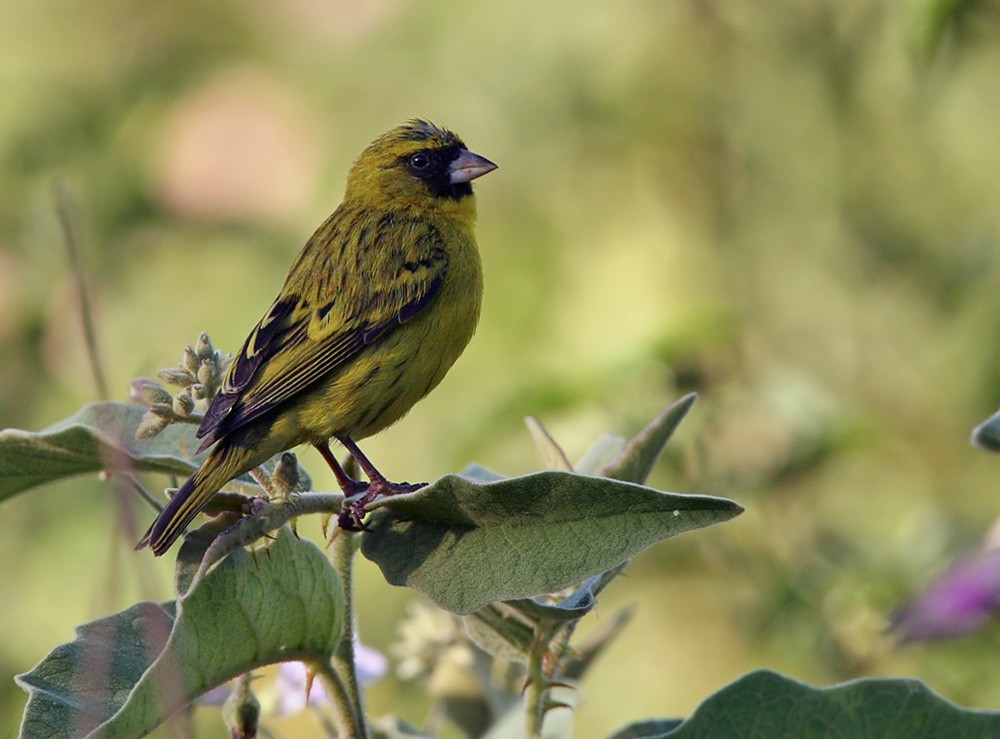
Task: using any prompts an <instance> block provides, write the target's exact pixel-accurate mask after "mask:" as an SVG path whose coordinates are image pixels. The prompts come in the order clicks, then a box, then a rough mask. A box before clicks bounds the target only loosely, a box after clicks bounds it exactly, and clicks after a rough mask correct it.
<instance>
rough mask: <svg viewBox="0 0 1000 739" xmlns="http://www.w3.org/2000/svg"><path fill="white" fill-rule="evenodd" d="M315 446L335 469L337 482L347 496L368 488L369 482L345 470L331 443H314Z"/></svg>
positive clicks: (334, 474)
mask: <svg viewBox="0 0 1000 739" xmlns="http://www.w3.org/2000/svg"><path fill="white" fill-rule="evenodd" d="M313 446H314V447H316V451H317V452H319V453H320V456H322V457H323V459H325V460H326V463H327V464H328V465H330V469H331V470H333V476H334V477H336V478H337V484H338V485H339V486H340V489H341V490H343V491H344V495H345V496H346V497H348V498H350V497H351V496H354V495H357V494H358V493H363V492H365V491H366V490H367V489H368V485H367V483H363V482H361V481H360V480H355V479H354V478H353V477H351V476H350V475H348V474H347V472H345V471H344V468H343V467H342V466H341V464H340V462H338V461H337V458H336V457H335V456H334V455H333V452H332V451H331V450H330V445H329V444H313Z"/></svg>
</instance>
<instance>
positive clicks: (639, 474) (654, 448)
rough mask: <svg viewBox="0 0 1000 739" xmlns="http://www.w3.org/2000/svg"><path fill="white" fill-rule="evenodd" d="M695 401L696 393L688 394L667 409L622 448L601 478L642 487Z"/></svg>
mask: <svg viewBox="0 0 1000 739" xmlns="http://www.w3.org/2000/svg"><path fill="white" fill-rule="evenodd" d="M697 399H698V394H697V393H688V394H687V395H685V396H684V397H683V398H681V399H680V400H678V401H677V402H676V403H673V404H672V405H670V406H668V407H667V409H666V410H664V411H663V413H661V414H660V415H659V416H657V418H656V419H654V420H653V422H652V423H651V424H649V425H648V426H647V427H646V428H644V429H643V430H642V431H640V432H639V433H638V434H636V436H635V437H634V438H633V439H632V440H631V441H629V443H628V444H626V445H625V448H624V449H623V450H622V453H621V455H619V457H618V459H616V460H615V461H614V462H613V463H611V464H610V465H608V466H607V467H605V468H604V470H602V471H601V474H602V475H604V476H605V477H613V478H615V479H616V480H627V481H628V482H637V483H644V482H646V480H647V479H648V478H649V473H650V472H652V471H653V466H654V465H655V464H656V460H658V459H659V458H660V454H662V453H663V449H664V447H666V445H667V442H668V441H670V437H671V436H673V435H674V431H676V430H677V427H678V426H679V425H680V423H681V421H683V420H684V417H685V416H686V415H687V414H688V411H690V410H691V406H693V405H694V402H695V401H696V400H697Z"/></svg>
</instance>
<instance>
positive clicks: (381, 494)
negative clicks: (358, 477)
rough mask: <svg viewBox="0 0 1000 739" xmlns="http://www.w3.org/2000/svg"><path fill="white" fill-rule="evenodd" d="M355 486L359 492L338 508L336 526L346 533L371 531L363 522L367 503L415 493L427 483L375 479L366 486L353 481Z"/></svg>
mask: <svg viewBox="0 0 1000 739" xmlns="http://www.w3.org/2000/svg"><path fill="white" fill-rule="evenodd" d="M355 485H358V486H360V487H361V490H360V491H358V492H357V493H356V494H355V495H353V496H351V497H348V498H345V499H344V504H343V505H342V506H341V507H340V516H339V517H338V518H337V524H338V525H339V526H340V528H342V529H345V530H347V531H371V529H369V528H368V526H366V525H365V522H364V518H365V515H366V514H367V511H366V510H365V509H366V508H367V507H368V504H369V503H372V502H373V501H375V500H377V499H379V498H387V497H389V496H390V495H402V494H404V493H413V492H416V491H417V490H420V488H423V487H426V486H427V483H426V482H389V481H388V480H385V479H375V480H372V481H371V482H369V483H367V484H365V483H362V482H358V481H355Z"/></svg>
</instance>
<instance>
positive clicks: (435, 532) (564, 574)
mask: <svg viewBox="0 0 1000 739" xmlns="http://www.w3.org/2000/svg"><path fill="white" fill-rule="evenodd" d="M742 510H743V509H742V508H741V507H740V506H739V505H737V504H736V503H734V502H732V501H730V500H726V499H724V498H714V497H709V496H701V495H678V494H676V493H663V492H660V491H658V490H653V489H652V488H646V487H642V486H640V485H634V484H631V483H627V482H621V481H618V480H610V479H607V478H599V477H588V476H584V475H576V474H572V473H568V472H555V471H549V472H538V473H535V474H531V475H526V476H524V477H516V478H509V479H505V480H500V481H496V482H490V483H477V482H474V481H472V480H468V479H464V478H462V477H458V476H455V475H448V476H445V477H442V478H441V479H439V480H438V481H436V482H435V483H433V484H432V485H429V486H428V487H426V488H423V489H421V490H419V491H418V492H416V493H411V494H409V495H398V496H393V497H390V498H386V499H383V500H381V501H379V502H378V503H377V504H376V509H375V512H374V513H373V514H372V516H371V518H370V521H369V526H370V528H371V531H369V532H367V533H365V534H364V536H362V537H361V551H362V553H363V554H364V555H365V556H366V557H368V558H369V559H371V560H372V561H374V562H375V563H376V564H377V565H378V566H379V567H380V568H381V569H382V573H383V575H385V577H386V579H387V580H388V581H389V582H391V583H393V584H395V585H407V586H410V587H413V588H416V589H417V590H419V591H421V592H423V593H424V594H425V595H427V597H429V598H430V599H431V600H433V601H434V602H436V603H437V604H438V605H440V606H442V607H443V608H445V609H447V610H449V611H452V612H454V613H469V612H470V611H473V610H475V609H476V608H479V607H481V606H483V605H485V604H486V603H490V602H492V601H496V600H512V599H515V598H528V597H531V596H533V595H540V594H542V593H550V592H554V591H557V590H561V589H562V588H564V587H567V586H569V585H572V584H574V583H577V582H580V581H582V580H584V579H585V578H588V577H592V576H594V575H596V574H598V573H601V572H604V571H605V570H608V569H610V568H612V567H614V566H615V565H617V564H619V563H621V562H623V561H625V560H627V559H629V558H631V557H633V556H635V555H636V554H637V553H638V552H640V551H642V550H643V549H645V548H646V547H648V546H650V545H652V544H654V543H656V542H657V541H660V540H661V539H666V538H668V537H670V536H675V535H677V534H680V533H683V532H685V531H689V530H691V529H696V528H701V527H703V526H710V525H712V524H715V523H720V522H722V521H726V520H728V519H730V518H732V517H733V516H736V515H738V514H739V513H740V512H742Z"/></svg>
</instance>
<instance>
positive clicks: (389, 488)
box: [328, 436, 427, 531]
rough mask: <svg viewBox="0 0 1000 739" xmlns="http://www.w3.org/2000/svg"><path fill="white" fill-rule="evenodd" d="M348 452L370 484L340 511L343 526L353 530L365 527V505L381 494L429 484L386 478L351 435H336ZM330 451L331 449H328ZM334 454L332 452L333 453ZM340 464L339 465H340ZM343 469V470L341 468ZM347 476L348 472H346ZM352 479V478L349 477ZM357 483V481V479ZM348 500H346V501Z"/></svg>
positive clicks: (409, 490) (405, 491) (410, 491)
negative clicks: (362, 521) (394, 480)
mask: <svg viewBox="0 0 1000 739" xmlns="http://www.w3.org/2000/svg"><path fill="white" fill-rule="evenodd" d="M335 438H336V439H337V441H339V442H340V443H341V444H342V445H343V446H344V448H345V449H346V450H347V451H348V453H349V454H350V455H351V456H352V457H354V459H355V461H356V462H357V463H358V466H359V467H360V468H361V470H362V471H363V472H364V473H365V475H367V476H368V485H367V486H366V487H365V489H364V495H362V496H361V497H360V498H358V499H357V500H353V501H351V503H350V505H349V507H348V508H347V509H342V510H341V512H340V526H341V527H342V528H350V529H351V530H353V531H357V530H358V528H361V529H364V528H365V527H364V524H362V523H361V519H362V518H364V515H365V506H367V505H368V504H369V503H371V502H372V501H373V500H375V499H376V498H377V497H379V496H380V495H398V494H400V493H412V492H414V491H415V490H419V489H420V488H422V487H424V486H425V485H427V483H426V482H419V483H409V482H389V481H388V480H386V479H385V475H383V474H382V473H381V472H379V471H378V470H377V469H375V465H373V464H372V463H371V461H370V460H369V459H368V457H366V456H365V455H364V452H362V451H361V450H360V449H359V448H358V445H357V444H355V443H354V442H353V441H352V440H351V439H350V437H347V436H337V437H335ZM328 451H329V450H328ZM331 456H332V454H331ZM338 466H339V465H338ZM341 471H343V470H341ZM345 476H346V474H345ZM348 479H350V478H348ZM352 482H355V484H358V485H359V484H360V483H357V482H356V481H353V480H352ZM345 502H346V501H345ZM345 523H348V524H351V525H350V526H345V525H344V524H345Z"/></svg>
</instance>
